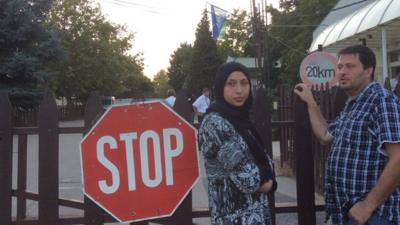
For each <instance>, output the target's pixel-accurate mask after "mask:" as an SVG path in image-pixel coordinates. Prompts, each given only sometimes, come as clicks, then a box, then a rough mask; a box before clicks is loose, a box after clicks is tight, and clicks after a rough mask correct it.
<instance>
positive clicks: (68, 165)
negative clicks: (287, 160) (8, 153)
mask: <svg viewBox="0 0 400 225" xmlns="http://www.w3.org/2000/svg"><path fill="white" fill-rule="evenodd" d="M60 126H83V122H82V121H73V122H63V123H60ZM81 139H82V135H81V134H62V135H60V141H59V145H60V156H59V160H60V167H59V169H60V177H59V182H60V191H59V194H60V197H62V198H68V199H76V200H80V201H82V200H83V193H82V181H81V169H80V168H81V167H80V154H79V143H80V140H81ZM14 146H15V148H14V149H13V152H14V163H13V165H14V169H13V171H14V174H13V178H14V179H13V187H14V188H15V187H16V179H15V178H16V172H17V168H16V165H17V163H16V156H17V151H16V146H17V138H16V137H14ZM28 146H29V147H28V182H27V189H28V190H29V191H33V192H37V191H38V184H37V177H38V169H37V168H38V165H37V162H38V136H37V135H29V136H28ZM273 146H274V157H276V158H279V157H277V156H278V155H279V149H277V148H279V145H278V144H277V143H274V145H273ZM200 164H201V177H200V179H199V181H198V182H197V184H196V185H195V187H194V188H193V207H208V198H207V191H206V190H207V187H206V184H207V181H206V176H205V170H204V167H203V161H202V159H201V162H200ZM277 180H278V190H277V192H276V197H275V198H276V202H296V183H295V180H294V179H293V178H289V177H282V176H279V177H278V178H277ZM13 199H14V198H13ZM316 199H317V200H322V197H321V196H318V195H317V196H316ZM15 208H16V207H15V202H14V206H13V216H15ZM37 208H38V205H37V202H35V201H28V202H27V215H28V217H37V215H38V210H37ZM60 214H61V215H62V216H63V217H66V216H80V215H83V212H82V211H81V210H76V209H71V208H68V207H60ZM323 218H324V213H318V216H317V224H324V223H323ZM193 221H194V223H195V224H197V225H210V224H211V223H210V219H209V218H198V219H194V220H193ZM112 224H119V223H112ZM296 224H297V215H296V214H293V213H291V214H281V215H277V225H296Z"/></svg>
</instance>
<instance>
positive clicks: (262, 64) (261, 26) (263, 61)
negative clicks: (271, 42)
mask: <svg viewBox="0 0 400 225" xmlns="http://www.w3.org/2000/svg"><path fill="white" fill-rule="evenodd" d="M260 1H261V2H260V3H259V2H257V4H256V0H250V4H251V7H250V8H251V16H252V23H253V35H254V40H255V48H256V49H255V51H256V65H257V71H258V74H259V76H260V77H261V81H262V84H263V86H265V88H266V89H267V90H269V89H270V62H269V54H268V52H269V51H268V43H267V41H268V40H267V38H268V19H267V12H266V6H267V0H260Z"/></svg>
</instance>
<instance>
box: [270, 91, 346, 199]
mask: <svg viewBox="0 0 400 225" xmlns="http://www.w3.org/2000/svg"><path fill="white" fill-rule="evenodd" d="M279 90H280V98H279V103H278V118H279V119H280V121H285V122H286V123H288V122H289V121H293V120H295V117H296V116H297V115H296V113H295V111H296V110H295V101H296V96H295V95H294V93H293V91H292V90H293V87H289V86H284V87H280V89H279ZM313 94H314V97H315V100H316V101H317V103H318V105H319V106H320V110H321V112H322V115H323V116H324V117H325V118H326V119H327V120H328V121H331V120H333V119H334V118H335V117H336V116H337V115H339V113H340V111H342V109H343V107H344V103H345V101H346V99H347V96H346V94H345V93H344V92H343V91H342V90H341V89H339V88H332V89H328V88H324V89H322V90H318V91H314V92H313ZM307 117H308V116H307ZM299 119H300V118H299ZM272 124H275V123H274V121H273V122H272ZM279 130H280V136H279V143H280V156H281V158H280V163H281V166H283V165H288V166H289V167H290V168H291V169H292V172H293V173H294V174H296V171H298V170H299V168H298V166H297V165H296V158H297V157H296V146H297V145H295V144H294V137H293V135H295V134H296V133H297V132H301V131H297V130H295V129H294V127H291V126H284V123H283V124H282V125H281V126H279ZM307 132H308V131H307ZM310 132H311V131H310ZM311 133H312V132H311ZM311 139H312V145H311V146H310V149H312V152H313V159H314V181H315V182H314V183H315V190H316V191H317V192H318V193H320V194H322V193H323V188H324V176H325V160H326V158H327V156H328V152H329V146H322V145H321V144H320V143H319V141H318V140H317V138H316V137H315V136H314V135H312V136H311Z"/></svg>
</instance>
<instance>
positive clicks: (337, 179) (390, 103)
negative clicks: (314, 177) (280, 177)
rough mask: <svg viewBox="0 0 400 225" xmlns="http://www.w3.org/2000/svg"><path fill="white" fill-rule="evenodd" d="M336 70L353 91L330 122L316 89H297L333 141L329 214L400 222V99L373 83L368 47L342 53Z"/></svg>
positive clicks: (317, 126)
mask: <svg viewBox="0 0 400 225" xmlns="http://www.w3.org/2000/svg"><path fill="white" fill-rule="evenodd" d="M338 55H339V60H338V63H337V68H336V73H337V77H338V81H339V86H340V87H341V88H342V89H343V90H344V91H345V92H346V94H347V95H348V101H347V103H346V106H345V108H344V109H343V111H342V112H341V114H340V115H339V116H338V117H337V118H336V119H335V120H334V121H333V122H332V123H331V124H329V125H328V124H327V122H326V120H325V119H324V118H323V116H322V114H321V112H320V110H319V107H318V105H317V104H316V102H315V100H314V98H313V96H312V92H311V91H310V89H309V88H307V86H306V85H305V84H298V85H296V88H295V90H294V92H295V93H296V94H297V95H298V96H299V97H300V98H301V99H302V100H303V101H304V102H306V103H307V107H308V112H309V115H310V121H311V126H312V129H313V131H314V133H315V135H316V136H317V138H318V139H319V140H320V142H321V143H322V144H331V150H330V152H329V156H328V159H327V164H326V165H327V169H326V175H325V202H326V211H327V217H331V219H332V222H333V224H339V225H353V224H356V225H363V224H368V225H378V224H382V225H389V224H390V225H393V224H396V225H398V224H400V186H399V184H400V101H399V99H398V98H397V97H396V96H395V95H394V94H393V93H392V92H390V91H387V90H386V89H384V88H383V87H382V85H380V84H379V83H377V82H375V81H374V71H375V66H376V59H375V55H374V53H373V52H372V51H371V50H370V49H369V48H368V47H366V46H362V45H355V46H350V47H348V48H345V49H343V50H341V51H340V52H339V54H338Z"/></svg>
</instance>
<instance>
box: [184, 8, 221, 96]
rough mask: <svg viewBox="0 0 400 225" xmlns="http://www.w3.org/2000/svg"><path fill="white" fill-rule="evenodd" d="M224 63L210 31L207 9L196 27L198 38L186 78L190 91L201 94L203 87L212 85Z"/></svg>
mask: <svg viewBox="0 0 400 225" xmlns="http://www.w3.org/2000/svg"><path fill="white" fill-rule="evenodd" d="M221 63H222V60H221V58H220V57H219V56H218V52H217V46H216V43H215V42H214V40H213V38H212V36H211V32H210V21H209V19H208V16H207V11H206V10H204V11H203V17H202V19H201V20H200V22H199V24H198V26H197V29H196V39H195V41H194V45H193V54H192V57H191V60H190V63H189V74H188V76H187V77H186V79H185V83H184V87H185V88H187V89H188V90H189V92H190V93H194V94H197V95H200V93H201V90H202V88H203V87H211V86H212V84H213V82H214V77H215V73H216V71H217V69H218V66H219V65H220V64H221Z"/></svg>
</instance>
